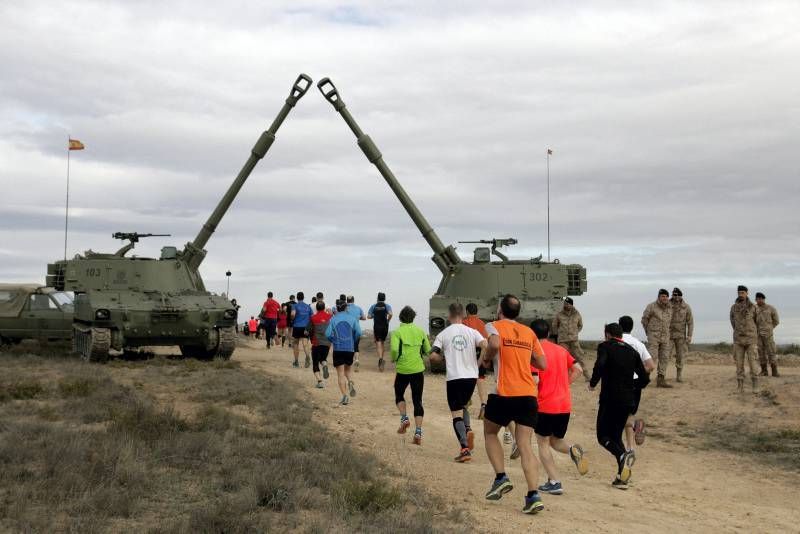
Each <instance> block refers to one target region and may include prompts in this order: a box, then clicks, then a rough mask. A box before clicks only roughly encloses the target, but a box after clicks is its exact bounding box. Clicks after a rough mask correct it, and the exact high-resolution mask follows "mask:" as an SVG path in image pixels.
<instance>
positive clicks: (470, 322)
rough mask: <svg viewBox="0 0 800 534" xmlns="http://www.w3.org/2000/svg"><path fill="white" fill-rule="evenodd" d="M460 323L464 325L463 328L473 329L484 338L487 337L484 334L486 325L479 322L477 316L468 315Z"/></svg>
mask: <svg viewBox="0 0 800 534" xmlns="http://www.w3.org/2000/svg"><path fill="white" fill-rule="evenodd" d="M462 322H463V323H464V325H465V326H468V327H470V328H474V329H475V330H477V331H478V332H480V333H481V335H482V336H483V337H484V338H487V337H489V336H488V335H487V334H486V324H485V323H484V322H483V321H481V320H480V318H479V317H478V316H477V315H469V316H467V317H465V318H464V320H463V321H462Z"/></svg>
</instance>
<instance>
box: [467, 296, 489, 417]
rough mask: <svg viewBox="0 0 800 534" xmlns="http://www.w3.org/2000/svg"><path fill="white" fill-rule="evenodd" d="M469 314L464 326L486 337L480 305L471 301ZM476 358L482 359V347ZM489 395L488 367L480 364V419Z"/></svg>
mask: <svg viewBox="0 0 800 534" xmlns="http://www.w3.org/2000/svg"><path fill="white" fill-rule="evenodd" d="M466 310H467V316H466V317H464V321H463V323H464V326H468V327H470V328H474V329H475V330H477V331H478V332H479V333H480V335H482V336H483V338H484V339H487V338H488V337H489V335H488V334H487V333H486V324H485V323H484V322H483V321H482V320H481V319H480V317H478V305H477V304H475V303H474V302H470V303H469V304H467V307H466ZM476 358H477V359H478V360H480V359H481V348H480V347H478V350H477V352H476ZM488 396H489V392H488V387H487V385H486V367H484V366H483V365H480V364H479V365H478V397H479V398H480V399H481V409H480V411H479V412H478V419H480V420H483V414H484V412H485V411H486V399H487V398H488Z"/></svg>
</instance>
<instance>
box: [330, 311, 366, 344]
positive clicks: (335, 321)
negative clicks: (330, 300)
mask: <svg viewBox="0 0 800 534" xmlns="http://www.w3.org/2000/svg"><path fill="white" fill-rule="evenodd" d="M325 337H327V338H328V339H329V340H330V342H331V345H333V350H335V351H337V352H355V349H356V340H357V339H358V338H360V337H361V326H359V324H358V319H356V318H355V317H353V316H352V315H351V314H350V313H338V314H336V315H334V316H333V318H332V319H331V322H329V323H328V328H327V329H326V330H325Z"/></svg>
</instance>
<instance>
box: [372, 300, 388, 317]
mask: <svg viewBox="0 0 800 534" xmlns="http://www.w3.org/2000/svg"><path fill="white" fill-rule="evenodd" d="M384 304H386V313H392V305H391V304H389V303H388V302H384ZM374 311H375V304H373V305H372V306H370V307H369V311H368V312H367V315H372V312H374Z"/></svg>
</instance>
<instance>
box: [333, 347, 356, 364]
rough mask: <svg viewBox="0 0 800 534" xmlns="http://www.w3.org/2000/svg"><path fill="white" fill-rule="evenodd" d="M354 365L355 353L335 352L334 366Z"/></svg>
mask: <svg viewBox="0 0 800 534" xmlns="http://www.w3.org/2000/svg"><path fill="white" fill-rule="evenodd" d="M342 365H353V353H352V352H345V351H339V350H335V351H333V366H334V367H339V366H342Z"/></svg>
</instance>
